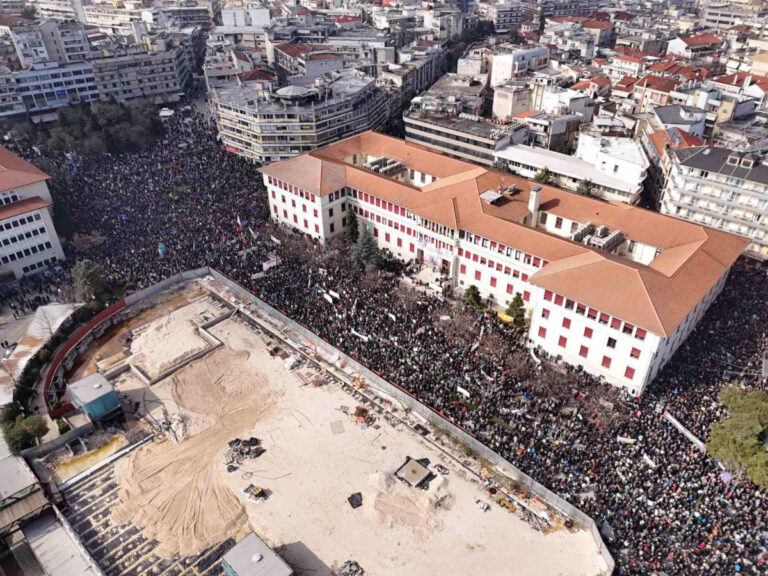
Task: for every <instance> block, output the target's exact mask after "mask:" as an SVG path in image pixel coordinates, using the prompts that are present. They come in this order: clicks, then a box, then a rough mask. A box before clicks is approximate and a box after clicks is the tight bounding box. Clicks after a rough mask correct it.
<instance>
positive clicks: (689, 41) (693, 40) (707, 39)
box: [680, 34, 723, 46]
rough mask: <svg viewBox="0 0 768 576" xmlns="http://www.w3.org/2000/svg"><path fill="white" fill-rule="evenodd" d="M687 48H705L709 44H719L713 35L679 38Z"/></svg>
mask: <svg viewBox="0 0 768 576" xmlns="http://www.w3.org/2000/svg"><path fill="white" fill-rule="evenodd" d="M680 40H682V41H683V42H685V44H686V45H687V46H707V45H709V44H721V43H722V42H723V41H722V40H720V38H718V37H717V36H715V35H714V34H694V35H693V36H686V37H683V36H681V37H680Z"/></svg>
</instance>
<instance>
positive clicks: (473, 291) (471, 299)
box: [464, 284, 483, 308]
mask: <svg viewBox="0 0 768 576" xmlns="http://www.w3.org/2000/svg"><path fill="white" fill-rule="evenodd" d="M464 302H465V303H467V304H468V305H470V306H472V307H473V308H482V307H483V301H482V298H481V297H480V290H478V288H477V286H475V285H474V284H472V285H471V286H469V288H467V290H466V291H465V292H464Z"/></svg>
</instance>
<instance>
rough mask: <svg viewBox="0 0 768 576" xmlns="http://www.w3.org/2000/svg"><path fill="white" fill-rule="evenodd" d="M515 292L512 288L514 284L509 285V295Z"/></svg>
mask: <svg viewBox="0 0 768 576" xmlns="http://www.w3.org/2000/svg"><path fill="white" fill-rule="evenodd" d="M513 292H514V288H512V284H507V294H512V293H513Z"/></svg>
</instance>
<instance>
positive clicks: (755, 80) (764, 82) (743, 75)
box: [714, 72, 768, 90]
mask: <svg viewBox="0 0 768 576" xmlns="http://www.w3.org/2000/svg"><path fill="white" fill-rule="evenodd" d="M747 80H749V85H750V86H751V85H753V84H757V85H758V86H759V87H760V88H762V89H763V90H768V76H762V75H760V74H750V73H749V72H735V73H734V74H727V75H725V76H718V77H717V78H715V79H714V81H715V82H717V83H718V84H729V85H731V86H741V87H744V86H745V85H746V83H747Z"/></svg>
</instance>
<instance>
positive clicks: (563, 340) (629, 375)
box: [539, 326, 635, 380]
mask: <svg viewBox="0 0 768 576" xmlns="http://www.w3.org/2000/svg"><path fill="white" fill-rule="evenodd" d="M546 336H547V329H546V328H544V327H543V326H542V327H540V328H539V338H546ZM557 345H558V346H560V348H565V347H566V346H567V345H568V338H567V337H566V336H560V338H559V339H558V341H557ZM579 356H581V357H582V358H587V357H588V356H589V348H588V347H587V346H581V347H579ZM612 363H613V359H612V358H611V357H610V356H603V359H602V360H601V362H600V365H601V366H602V367H603V368H605V369H610V367H611V364H612ZM634 377H635V369H634V368H633V367H632V366H627V367H626V368H625V369H624V378H626V379H627V380H632V379H633V378H634Z"/></svg>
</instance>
